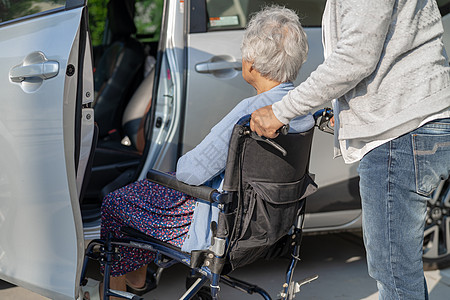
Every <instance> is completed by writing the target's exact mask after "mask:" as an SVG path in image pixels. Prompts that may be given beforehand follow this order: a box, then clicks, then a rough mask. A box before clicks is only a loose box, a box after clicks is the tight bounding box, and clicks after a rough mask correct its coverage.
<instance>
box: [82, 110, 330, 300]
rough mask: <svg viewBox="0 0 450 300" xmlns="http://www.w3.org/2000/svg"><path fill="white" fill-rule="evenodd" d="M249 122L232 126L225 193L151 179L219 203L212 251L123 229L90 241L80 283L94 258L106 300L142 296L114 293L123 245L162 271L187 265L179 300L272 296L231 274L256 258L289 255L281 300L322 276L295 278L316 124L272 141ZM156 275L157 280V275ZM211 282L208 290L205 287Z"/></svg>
mask: <svg viewBox="0 0 450 300" xmlns="http://www.w3.org/2000/svg"><path fill="white" fill-rule="evenodd" d="M314 117H315V119H316V123H317V120H318V119H319V118H321V119H327V120H328V119H329V118H330V114H329V110H326V109H325V110H321V111H319V112H317V113H316V114H314ZM249 118H250V116H245V117H243V118H241V120H240V121H239V122H238V123H237V124H236V125H235V126H234V128H233V132H232V135H231V139H230V143H229V150H228V158H227V163H226V168H225V173H224V181H223V191H220V192H219V191H217V190H215V189H212V188H210V187H207V186H191V185H187V184H184V183H182V182H180V181H177V180H176V178H175V177H174V176H171V175H169V174H166V173H162V172H159V171H156V170H150V171H149V172H148V174H147V179H149V180H150V181H153V182H155V183H158V184H160V185H163V186H166V187H169V188H172V189H175V190H179V191H181V192H183V193H186V194H188V195H191V196H194V197H196V198H199V199H204V200H207V201H209V202H211V203H213V202H215V203H217V207H218V208H219V210H220V212H219V216H218V220H217V222H215V221H213V222H211V224H210V229H211V231H212V233H213V239H212V241H211V246H210V247H209V249H206V250H197V251H192V252H191V253H185V252H182V251H181V248H178V247H175V246H173V245H170V244H168V243H165V242H162V241H160V240H157V239H155V238H152V237H150V236H147V235H146V234H144V233H142V232H139V231H138V230H136V229H133V228H130V227H123V228H122V229H121V231H122V232H123V233H125V235H126V237H125V238H114V237H112V236H111V235H109V236H107V238H106V239H96V240H93V241H91V242H90V244H89V245H88V247H87V248H86V255H85V262H84V266H83V270H82V274H81V284H82V285H83V281H84V282H85V281H86V279H85V274H86V265H87V262H88V260H89V259H95V260H99V261H100V263H101V264H103V265H104V274H103V276H104V278H103V285H104V287H103V295H104V299H106V300H107V299H109V297H111V296H115V297H119V298H124V299H133V300H138V299H141V298H140V297H138V296H136V295H134V294H132V293H129V292H122V291H116V290H112V289H110V288H109V277H110V266H111V264H113V263H114V261H115V260H117V259H119V258H118V257H117V254H116V250H115V248H116V247H117V246H118V245H120V246H126V247H135V248H141V249H145V250H149V251H152V252H155V253H156V259H155V264H156V265H157V266H158V270H157V272H156V273H157V274H160V272H161V271H162V270H163V269H165V268H168V267H170V266H172V265H174V264H177V263H182V264H184V265H186V266H188V267H189V268H190V270H191V273H192V274H195V277H193V278H194V280H192V281H193V283H192V285H191V286H190V287H189V288H188V289H187V291H186V292H185V293H184V294H183V295H182V296H181V297H180V298H179V299H183V300H187V299H213V300H216V299H219V290H220V284H225V285H228V286H230V287H233V288H236V289H238V290H240V291H243V292H245V293H247V294H254V293H255V294H259V295H260V296H261V297H262V298H263V299H272V298H271V297H270V295H269V294H268V293H267V292H266V291H265V290H264V289H263V288H260V287H258V286H256V285H253V284H250V283H247V282H245V281H242V280H239V279H237V278H233V277H231V276H230V275H228V274H229V273H230V272H231V271H233V270H234V269H236V268H239V267H243V266H245V265H247V264H250V263H252V262H254V261H256V260H258V259H271V258H276V257H281V256H287V255H289V254H290V262H289V265H288V268H287V271H286V275H285V278H284V282H283V284H282V290H281V292H280V293H279V295H278V299H283V300H287V299H293V298H294V297H295V294H296V293H298V292H299V291H300V287H301V286H302V285H303V284H306V283H309V282H311V281H313V280H314V279H316V278H317V277H318V276H317V275H316V276H313V277H310V278H306V279H305V280H302V281H300V282H294V281H293V275H294V270H295V268H296V265H297V263H298V261H299V254H300V244H301V240H302V228H303V223H304V215H305V205H306V197H307V196H308V195H310V194H312V193H313V192H314V191H315V190H316V189H317V185H316V184H315V183H314V181H313V176H312V175H311V174H309V172H308V166H309V159H310V152H311V145H312V138H313V131H314V127H313V128H312V129H310V130H309V131H307V132H302V133H287V130H286V132H284V133H283V134H280V135H279V136H278V137H276V138H275V139H267V138H264V137H260V136H258V135H257V134H256V133H254V132H251V131H250V128H249V125H248V124H249ZM321 122H322V121H321ZM316 126H317V124H316ZM156 278H157V280H156V281H158V278H159V276H156ZM208 282H209V288H207V287H206V285H207V283H208ZM199 295H200V296H199ZM194 297H197V298H194Z"/></svg>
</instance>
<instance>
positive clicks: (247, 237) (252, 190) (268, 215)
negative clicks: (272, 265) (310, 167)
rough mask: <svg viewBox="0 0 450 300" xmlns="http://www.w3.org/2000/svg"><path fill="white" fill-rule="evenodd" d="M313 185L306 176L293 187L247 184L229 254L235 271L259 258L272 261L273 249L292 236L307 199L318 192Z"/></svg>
mask: <svg viewBox="0 0 450 300" xmlns="http://www.w3.org/2000/svg"><path fill="white" fill-rule="evenodd" d="M311 183H313V181H312V179H311V178H310V177H309V176H308V175H305V176H304V177H303V178H302V179H301V180H299V181H296V182H292V183H266V182H250V183H248V184H246V186H245V187H244V191H243V193H244V195H243V196H244V197H243V200H244V201H243V202H242V207H241V209H240V210H239V211H240V213H239V212H238V213H237V214H238V215H237V216H236V217H237V218H238V219H239V221H238V222H236V223H235V224H236V226H237V228H235V234H234V236H233V237H232V241H231V250H230V253H229V255H230V262H231V265H232V268H233V269H235V268H237V267H240V266H243V265H246V264H249V263H251V262H253V261H255V260H257V259H258V258H270V257H268V256H270V254H269V253H270V251H269V249H270V247H271V246H272V245H274V244H275V243H276V242H277V241H278V240H280V239H281V238H282V237H283V236H285V235H286V234H287V233H288V232H289V230H290V228H291V227H292V226H293V225H294V223H295V221H296V217H297V216H298V215H299V213H300V209H301V208H302V206H303V205H304V198H305V197H306V196H307V195H308V194H311V193H312V192H313V191H314V190H315V185H312V184H311Z"/></svg>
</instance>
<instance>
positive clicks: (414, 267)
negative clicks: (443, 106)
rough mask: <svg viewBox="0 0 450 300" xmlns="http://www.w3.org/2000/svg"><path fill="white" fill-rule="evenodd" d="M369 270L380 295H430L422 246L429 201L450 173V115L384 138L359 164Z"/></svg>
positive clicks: (410, 296) (424, 297)
mask: <svg viewBox="0 0 450 300" xmlns="http://www.w3.org/2000/svg"><path fill="white" fill-rule="evenodd" d="M358 172H359V176H360V192H361V199H362V217H363V219H362V220H363V232H364V243H365V246H366V251H367V263H368V268H369V275H370V276H371V277H372V278H374V279H375V280H376V281H377V285H378V290H379V298H380V299H408V300H412V299H422V300H423V299H428V292H427V287H426V282H425V277H424V273H423V265H422V252H423V250H422V245H423V233H424V226H425V217H426V209H427V200H428V199H430V198H431V195H432V193H433V191H434V190H435V189H436V187H437V185H438V184H439V182H440V181H441V180H442V179H447V178H448V177H449V174H450V119H440V120H436V121H432V122H429V123H427V124H425V125H424V126H422V127H420V128H418V129H416V130H414V131H412V132H410V133H408V134H405V135H403V136H400V137H398V138H396V139H394V140H392V141H390V142H387V143H385V144H383V145H381V146H379V147H377V148H375V149H373V150H372V151H370V152H369V153H367V154H366V155H365V156H364V157H363V158H362V160H361V162H360V165H359V168H358Z"/></svg>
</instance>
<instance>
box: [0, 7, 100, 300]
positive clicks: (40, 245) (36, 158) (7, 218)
mask: <svg viewBox="0 0 450 300" xmlns="http://www.w3.org/2000/svg"><path fill="white" fill-rule="evenodd" d="M87 24H88V23H87V12H86V8H85V0H81V1H80V0H67V1H65V0H53V1H33V0H31V1H3V2H0V91H1V93H0V278H1V279H3V280H5V281H8V282H11V283H13V284H16V285H19V286H22V287H24V288H26V289H29V290H32V291H34V292H36V293H39V294H41V295H43V296H46V297H49V298H52V299H75V298H77V296H78V286H79V276H80V273H81V267H82V260H83V253H84V239H83V225H82V222H81V214H80V208H79V197H80V196H81V191H82V182H83V176H84V173H85V169H86V158H87V157H88V156H89V153H90V151H89V150H90V147H91V143H92V140H93V139H92V137H93V129H94V123H93V111H92V109H91V108H90V104H89V103H90V102H91V101H92V98H93V84H92V62H91V57H90V56H91V47H90V42H89V37H88V30H87V26H88V25H87Z"/></svg>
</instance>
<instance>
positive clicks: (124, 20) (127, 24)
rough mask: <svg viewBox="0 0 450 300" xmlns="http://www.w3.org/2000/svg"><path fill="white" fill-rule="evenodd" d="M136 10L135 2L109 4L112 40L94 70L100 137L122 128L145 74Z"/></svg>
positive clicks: (117, 1) (95, 108) (113, 1)
mask: <svg viewBox="0 0 450 300" xmlns="http://www.w3.org/2000/svg"><path fill="white" fill-rule="evenodd" d="M134 10H135V9H134V1H129V0H126V1H124V0H111V1H109V3H108V10H107V13H108V27H109V29H110V31H111V40H112V43H111V44H110V45H109V46H108V47H107V48H106V49H105V50H104V52H103V54H102V55H101V58H100V60H99V62H98V63H96V68H95V72H94V88H95V99H94V105H93V107H94V110H95V119H96V122H97V124H98V127H99V138H100V139H102V138H104V137H106V136H108V134H109V133H110V132H111V131H112V130H119V129H120V126H121V120H122V114H123V110H124V109H125V106H126V104H127V103H128V100H129V99H130V97H131V95H132V93H133V91H134V89H135V88H136V87H137V86H138V84H139V83H140V81H141V80H142V77H143V71H142V66H143V63H144V60H145V51H144V47H143V45H142V44H141V43H140V42H139V41H137V40H136V39H135V38H133V37H132V35H134V34H135V33H136V26H135V25H134V20H133V18H134Z"/></svg>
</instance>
